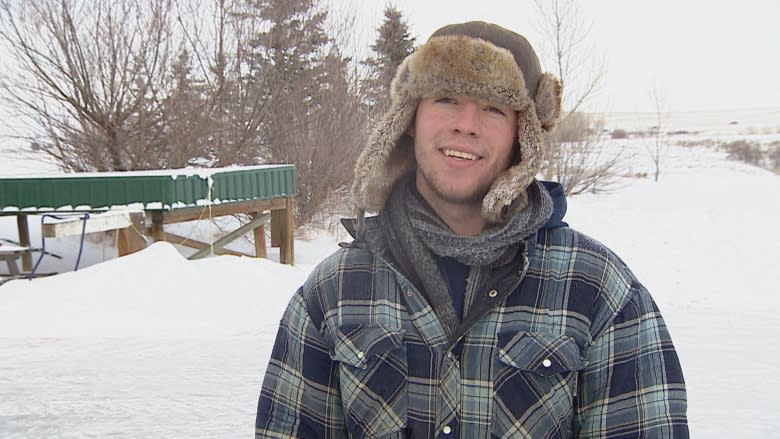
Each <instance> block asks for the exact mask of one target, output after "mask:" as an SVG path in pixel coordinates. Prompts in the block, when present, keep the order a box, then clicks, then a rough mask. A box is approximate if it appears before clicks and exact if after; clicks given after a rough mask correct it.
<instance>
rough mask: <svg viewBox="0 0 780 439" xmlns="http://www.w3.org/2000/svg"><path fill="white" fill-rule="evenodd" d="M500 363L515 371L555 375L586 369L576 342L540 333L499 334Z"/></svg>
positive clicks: (559, 336)
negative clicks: (514, 368) (513, 368)
mask: <svg viewBox="0 0 780 439" xmlns="http://www.w3.org/2000/svg"><path fill="white" fill-rule="evenodd" d="M498 347H499V351H498V356H499V359H500V360H501V361H502V362H503V363H505V364H507V365H509V366H512V367H516V368H518V369H521V370H527V371H531V372H535V373H538V374H541V375H555V374H559V373H562V372H569V371H576V370H580V369H582V368H583V367H585V365H584V363H583V360H582V355H581V354H580V349H579V347H578V346H577V343H576V342H575V341H574V339H573V338H571V337H569V336H566V335H557V336H555V335H548V334H542V333H537V332H513V333H500V334H498Z"/></svg>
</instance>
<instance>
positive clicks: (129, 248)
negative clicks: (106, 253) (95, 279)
mask: <svg viewBox="0 0 780 439" xmlns="http://www.w3.org/2000/svg"><path fill="white" fill-rule="evenodd" d="M130 219H131V222H132V224H131V225H130V227H125V228H124V229H119V230H118V231H117V243H116V247H117V252H118V253H119V256H125V255H129V254H130V253H135V252H137V251H140V250H143V249H145V248H146V238H145V237H144V235H143V230H144V226H143V222H142V221H143V218H142V217H141V216H140V215H132V216H131V217H130Z"/></svg>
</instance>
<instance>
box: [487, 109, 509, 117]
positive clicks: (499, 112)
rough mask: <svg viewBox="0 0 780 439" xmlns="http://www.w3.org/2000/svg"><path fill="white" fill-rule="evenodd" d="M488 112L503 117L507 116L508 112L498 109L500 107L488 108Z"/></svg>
mask: <svg viewBox="0 0 780 439" xmlns="http://www.w3.org/2000/svg"><path fill="white" fill-rule="evenodd" d="M487 111H489V112H491V113H496V114H499V115H501V116H504V115H506V112H504V110H502V109H500V108H498V107H488V108H487Z"/></svg>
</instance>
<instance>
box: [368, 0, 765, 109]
mask: <svg viewBox="0 0 780 439" xmlns="http://www.w3.org/2000/svg"><path fill="white" fill-rule="evenodd" d="M353 1H354V2H355V5H354V7H355V8H356V9H357V10H358V11H359V14H360V16H361V17H363V19H364V20H365V21H366V22H367V23H369V24H368V26H366V27H367V29H369V32H373V31H374V29H375V28H376V27H377V26H378V25H379V23H381V20H382V11H383V9H384V6H385V5H386V4H387V2H386V1H384V0H362V1H357V0H353ZM393 3H394V4H395V5H396V6H397V7H398V9H400V10H401V11H403V13H404V15H405V16H406V17H407V18H408V21H409V25H410V27H411V31H412V35H413V36H416V37H417V38H418V42H420V43H421V42H423V41H424V40H425V39H427V38H428V36H429V35H430V34H431V33H432V32H433V31H434V30H436V29H437V28H439V27H441V26H443V25H445V24H449V23H456V22H462V21H469V20H474V19H479V20H485V21H491V22H494V23H497V24H500V25H502V26H504V27H508V28H511V29H513V30H515V31H517V32H518V33H521V34H523V35H525V36H526V38H528V39H529V41H531V44H532V45H534V46H535V47H537V51H538V52H540V58H542V67H543V68H545V69H552V68H553V66H552V65H551V62H550V61H549V60H548V59H545V57H544V56H543V54H542V53H541V52H542V51H543V49H542V47H543V46H544V44H546V40H545V39H544V38H543V37H542V33H541V27H540V24H539V18H538V17H539V15H538V13H537V10H536V7H535V5H534V2H533V0H479V1H474V0H469V1H466V0H393ZM579 3H580V9H581V12H582V17H583V18H584V19H586V20H588V21H590V23H591V26H592V27H591V33H590V39H589V41H588V42H589V43H590V45H591V46H593V49H594V52H593V53H594V54H593V55H592V56H591V57H589V59H590V58H593V59H601V58H603V59H604V63H605V65H606V76H605V77H604V80H603V86H602V89H601V91H600V93H599V94H598V95H597V96H596V98H595V99H593V100H592V101H591V103H590V109H591V110H593V111H599V112H613V111H655V107H656V105H655V100H654V99H653V98H652V95H653V90H654V89H655V90H657V95H658V96H659V97H660V98H661V99H660V100H661V102H662V106H663V107H665V108H663V110H665V111H671V112H682V111H702V110H736V109H753V108H777V107H780V86H779V85H778V81H780V1H778V0H740V1H730V0H707V1H702V0H651V1H647V0H587V1H586V0H582V1H580V2H579ZM375 36H376V34H375V33H372V34H370V39H371V40H373V38H375Z"/></svg>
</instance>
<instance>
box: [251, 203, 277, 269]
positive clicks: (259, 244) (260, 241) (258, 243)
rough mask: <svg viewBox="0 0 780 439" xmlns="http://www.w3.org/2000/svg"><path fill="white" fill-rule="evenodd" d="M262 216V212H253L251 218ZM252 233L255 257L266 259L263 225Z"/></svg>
mask: <svg viewBox="0 0 780 439" xmlns="http://www.w3.org/2000/svg"><path fill="white" fill-rule="evenodd" d="M272 212H273V211H272ZM262 214H263V213H262V212H255V213H253V214H252V218H257V217H259V216H260V215H262ZM254 232H255V257H256V258H267V257H268V252H267V250H266V247H265V223H263V224H260V225H259V226H257V227H255V230H254Z"/></svg>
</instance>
